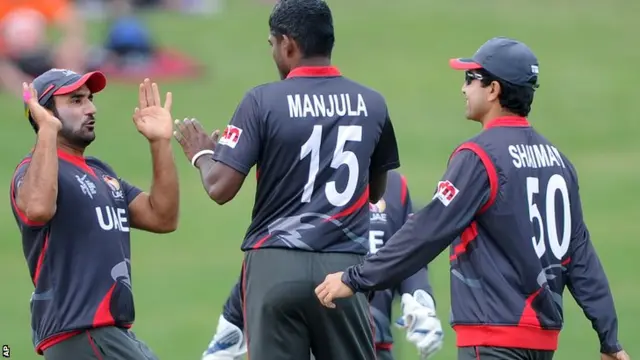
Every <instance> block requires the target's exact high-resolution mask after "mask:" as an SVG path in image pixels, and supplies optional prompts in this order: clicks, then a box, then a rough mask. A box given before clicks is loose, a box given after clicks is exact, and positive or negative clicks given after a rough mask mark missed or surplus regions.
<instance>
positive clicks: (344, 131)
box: [300, 125, 362, 206]
mask: <svg viewBox="0 0 640 360" xmlns="http://www.w3.org/2000/svg"><path fill="white" fill-rule="evenodd" d="M347 141H357V142H360V141H362V126H359V125H349V126H338V139H337V141H336V148H335V149H334V150H333V158H332V159H331V167H332V168H334V169H338V168H339V167H340V166H342V165H346V166H347V168H348V169H349V180H347V186H346V187H345V189H344V191H343V192H338V189H337V188H336V182H335V181H330V182H328V183H327V184H326V185H325V189H324V192H325V194H326V195H327V200H329V203H330V204H331V205H333V206H344V205H346V204H348V203H349V201H351V198H352V197H353V194H354V193H355V191H356V186H357V185H358V175H359V173H360V166H359V165H358V158H357V157H356V154H354V153H353V152H352V151H347V150H345V149H344V145H345V144H346V143H347ZM321 144H322V125H315V126H314V127H313V132H311V136H310V137H309V139H308V140H307V142H305V143H304V144H303V145H302V148H301V149H300V160H303V159H304V158H306V157H307V156H309V155H311V161H310V165H309V177H308V179H307V183H306V184H305V185H304V190H303V191H302V202H305V203H306V202H309V201H311V195H312V194H313V189H314V186H315V183H316V176H317V175H318V171H319V170H320V145H321Z"/></svg>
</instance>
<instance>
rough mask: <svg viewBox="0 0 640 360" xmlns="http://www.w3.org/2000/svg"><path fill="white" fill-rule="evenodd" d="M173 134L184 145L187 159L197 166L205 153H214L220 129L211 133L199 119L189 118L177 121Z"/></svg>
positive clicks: (183, 148)
mask: <svg viewBox="0 0 640 360" xmlns="http://www.w3.org/2000/svg"><path fill="white" fill-rule="evenodd" d="M173 136H174V137H175V138H176V140H178V143H180V146H182V151H184V155H185V156H186V157H187V160H189V161H190V162H191V164H192V165H193V166H196V165H197V164H196V162H197V160H198V158H199V157H200V156H202V155H205V154H209V155H213V152H214V150H215V148H216V144H217V143H218V137H219V136H220V131H218V130H216V131H214V132H213V133H212V134H211V135H209V134H208V133H207V132H206V131H205V130H204V128H203V127H202V125H200V123H199V122H198V120H196V119H193V118H192V119H189V118H187V119H184V120H182V121H180V120H176V121H175V131H174V132H173Z"/></svg>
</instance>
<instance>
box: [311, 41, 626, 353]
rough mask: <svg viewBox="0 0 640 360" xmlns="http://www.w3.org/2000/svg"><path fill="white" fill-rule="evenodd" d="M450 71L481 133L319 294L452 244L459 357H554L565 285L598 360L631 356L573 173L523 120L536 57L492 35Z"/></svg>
mask: <svg viewBox="0 0 640 360" xmlns="http://www.w3.org/2000/svg"><path fill="white" fill-rule="evenodd" d="M450 64H451V66H452V67H453V68H454V69H459V70H463V71H465V73H464V75H465V81H464V85H463V87H462V93H463V94H464V97H465V99H466V117H467V118H468V119H470V120H474V121H477V122H479V123H480V124H481V125H482V127H483V130H482V132H480V133H479V134H478V135H476V136H474V137H473V138H471V139H469V140H468V141H466V142H464V143H462V145H460V146H458V148H457V149H456V150H455V151H454V152H453V154H452V155H451V157H450V161H449V165H448V168H447V170H446V173H445V175H444V176H443V177H442V180H441V181H440V182H439V183H438V186H437V188H436V192H435V195H434V197H433V200H432V201H431V203H430V204H429V205H427V206H426V207H425V208H423V209H422V210H420V211H419V212H417V213H416V214H415V215H414V216H413V217H412V218H411V219H410V220H409V221H408V222H407V224H405V225H404V226H403V227H402V229H400V230H399V231H398V232H397V233H396V234H395V235H394V236H393V237H392V238H391V239H390V240H389V242H388V243H387V245H386V246H385V247H383V248H382V249H380V251H378V252H377V253H376V254H374V255H372V256H371V257H369V258H368V259H367V260H366V261H365V262H364V263H362V264H360V265H357V266H352V267H349V268H348V269H347V270H346V271H345V272H344V273H336V274H331V275H329V276H327V278H326V280H325V281H324V282H323V283H322V284H320V285H319V286H318V287H317V288H316V294H317V295H318V298H319V299H320V300H321V302H322V303H323V304H325V306H328V307H336V306H337V308H340V306H341V304H340V303H337V304H334V300H336V299H338V298H343V297H349V296H351V295H352V294H353V293H354V292H362V291H370V290H375V289H384V288H386V287H388V286H390V285H392V284H395V283H397V282H398V281H400V280H402V279H404V278H406V277H407V276H409V275H411V274H412V273H414V272H415V271H416V270H418V269H419V268H421V267H422V266H424V263H425V262H427V263H429V262H431V261H432V260H433V259H434V258H435V257H436V256H437V255H438V254H440V253H441V252H442V251H443V250H444V249H445V248H446V247H447V246H449V245H450V249H451V250H450V256H449V259H450V262H451V301H452V305H451V306H452V317H451V323H452V325H453V328H454V330H455V332H456V335H457V346H458V359H460V360H471V359H481V360H497V359H523V360H524V359H527V360H546V359H552V358H553V355H554V351H555V350H556V349H557V347H558V335H559V333H560V329H561V328H562V325H563V310H562V293H563V291H564V288H565V287H568V288H569V291H570V292H571V294H572V295H573V297H574V298H575V299H576V300H577V302H578V304H579V305H580V307H582V309H583V310H584V312H585V314H586V316H587V318H589V320H591V322H592V324H593V328H594V329H595V330H596V332H597V334H598V338H599V344H600V346H599V347H600V353H601V354H602V355H601V356H602V359H628V358H629V357H628V355H627V354H626V353H625V352H624V350H623V349H622V346H621V345H620V343H619V342H618V319H617V316H616V311H615V307H614V303H613V298H612V296H611V290H610V288H609V283H608V281H607V277H606V275H605V273H604V270H603V268H602V265H601V264H600V261H599V260H598V256H597V255H596V252H595V250H594V248H593V245H592V243H591V239H590V237H589V232H588V231H587V227H586V225H585V223H584V219H583V215H582V205H581V203H580V194H579V191H578V176H577V174H576V171H575V169H574V167H573V165H572V164H571V162H570V161H569V159H568V158H567V157H566V156H564V155H563V154H562V153H561V152H560V150H559V149H558V148H557V147H556V146H554V145H553V144H551V143H550V142H549V141H548V140H547V139H546V138H544V137H543V136H542V135H540V134H539V133H538V132H537V131H536V130H534V129H533V128H532V127H531V125H530V124H529V122H528V120H527V118H526V117H527V116H528V115H529V112H530V110H531V103H532V102H533V97H534V90H535V89H536V88H537V87H538V73H539V64H538V60H537V58H536V56H535V55H534V54H533V52H532V51H531V50H530V49H529V47H527V46H526V45H525V44H523V43H522V42H519V41H517V40H513V39H508V38H502V37H498V38H493V39H491V40H489V41H487V42H486V43H485V44H484V45H482V46H481V47H480V48H479V49H478V51H477V52H476V53H475V55H473V57H471V58H468V59H452V60H451V61H450ZM418 326H419V325H418Z"/></svg>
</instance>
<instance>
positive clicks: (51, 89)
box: [25, 69, 107, 117]
mask: <svg viewBox="0 0 640 360" xmlns="http://www.w3.org/2000/svg"><path fill="white" fill-rule="evenodd" d="M83 85H87V87H88V88H89V91H91V93H92V94H95V93H98V92H100V91H102V90H103V89H104V88H105V87H106V86H107V78H106V77H105V76H104V74H103V73H101V72H99V71H92V72H88V73H86V74H84V75H80V74H78V73H76V72H73V71H71V70H66V69H51V70H48V71H47V72H45V73H43V74H41V75H40V76H38V77H37V78H35V79H34V80H33V87H34V88H35V89H36V91H37V93H38V103H40V105H42V106H44V104H46V103H47V101H49V99H51V97H53V96H56V95H66V94H70V93H72V92H74V91H76V90H78V89H79V88H81V87H82V86H83ZM25 109H26V113H27V117H28V116H29V110H28V108H27V107H26V104H25Z"/></svg>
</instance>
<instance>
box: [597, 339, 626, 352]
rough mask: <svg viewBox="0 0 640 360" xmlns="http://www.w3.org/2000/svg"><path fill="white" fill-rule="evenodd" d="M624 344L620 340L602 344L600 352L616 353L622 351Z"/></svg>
mask: <svg viewBox="0 0 640 360" xmlns="http://www.w3.org/2000/svg"><path fill="white" fill-rule="evenodd" d="M622 350H623V349H622V345H620V343H619V342H615V343H613V344H605V343H602V344H600V353H601V354H615V353H617V352H619V351H622Z"/></svg>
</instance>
